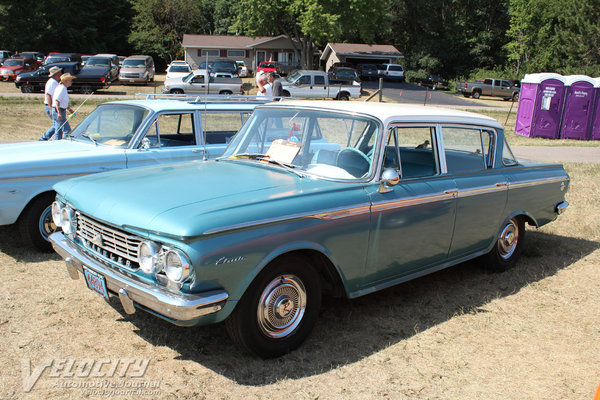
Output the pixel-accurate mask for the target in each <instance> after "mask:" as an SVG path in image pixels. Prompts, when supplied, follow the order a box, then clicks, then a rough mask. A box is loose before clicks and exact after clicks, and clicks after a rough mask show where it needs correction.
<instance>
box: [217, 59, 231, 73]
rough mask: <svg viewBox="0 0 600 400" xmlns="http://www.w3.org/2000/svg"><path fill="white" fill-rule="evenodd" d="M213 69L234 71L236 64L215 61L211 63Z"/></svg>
mask: <svg viewBox="0 0 600 400" xmlns="http://www.w3.org/2000/svg"><path fill="white" fill-rule="evenodd" d="M213 69H214V70H215V71H216V72H230V73H235V71H237V66H236V65H235V63H234V62H229V61H217V62H215V64H214V65H213Z"/></svg>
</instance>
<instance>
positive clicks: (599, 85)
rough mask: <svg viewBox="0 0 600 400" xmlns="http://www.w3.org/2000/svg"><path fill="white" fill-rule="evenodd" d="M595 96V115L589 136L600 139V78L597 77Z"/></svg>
mask: <svg viewBox="0 0 600 400" xmlns="http://www.w3.org/2000/svg"><path fill="white" fill-rule="evenodd" d="M595 81H596V83H595V84H594V87H595V91H594V97H595V99H596V101H595V103H594V116H593V117H592V126H591V128H590V136H589V138H590V139H592V140H600V78H596V79H595Z"/></svg>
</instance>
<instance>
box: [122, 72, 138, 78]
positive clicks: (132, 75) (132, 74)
mask: <svg viewBox="0 0 600 400" xmlns="http://www.w3.org/2000/svg"><path fill="white" fill-rule="evenodd" d="M121 76H122V77H123V78H139V77H140V74H139V73H137V72H124V73H122V74H121Z"/></svg>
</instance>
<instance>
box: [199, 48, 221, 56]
mask: <svg viewBox="0 0 600 400" xmlns="http://www.w3.org/2000/svg"><path fill="white" fill-rule="evenodd" d="M201 55H202V57H206V56H208V57H219V50H207V49H203V50H202V54H201Z"/></svg>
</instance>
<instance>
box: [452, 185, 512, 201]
mask: <svg viewBox="0 0 600 400" xmlns="http://www.w3.org/2000/svg"><path fill="white" fill-rule="evenodd" d="M507 188H508V185H494V186H482V187H478V188H473V189H469V190H460V191H459V192H458V197H459V198H461V197H470V196H477V195H480V194H487V193H496V192H503V191H505V190H506V189H507Z"/></svg>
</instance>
